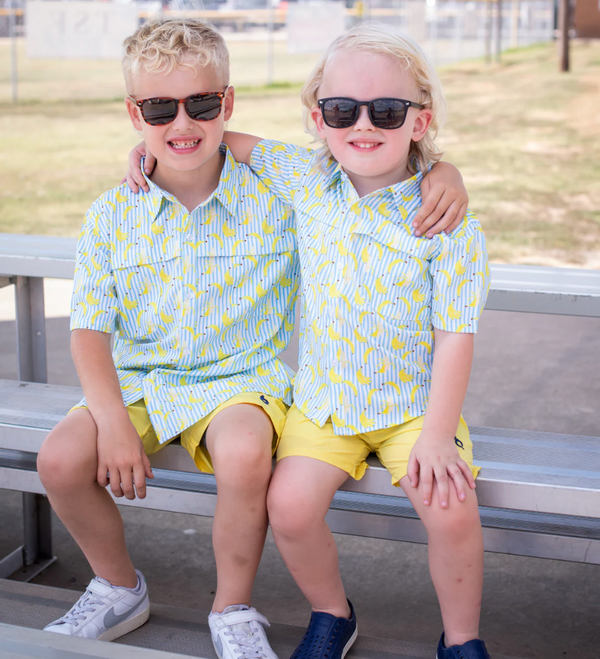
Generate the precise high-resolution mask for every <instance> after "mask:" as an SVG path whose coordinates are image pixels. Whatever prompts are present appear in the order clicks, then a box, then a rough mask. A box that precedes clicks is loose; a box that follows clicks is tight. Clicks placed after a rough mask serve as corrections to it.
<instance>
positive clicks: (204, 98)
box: [129, 87, 229, 126]
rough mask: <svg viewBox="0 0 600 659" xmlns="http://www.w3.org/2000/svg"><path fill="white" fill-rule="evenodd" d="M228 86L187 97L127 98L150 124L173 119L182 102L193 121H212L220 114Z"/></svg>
mask: <svg viewBox="0 0 600 659" xmlns="http://www.w3.org/2000/svg"><path fill="white" fill-rule="evenodd" d="M228 89H229V87H225V89H224V90H223V91H222V92H205V93H203V94H192V96H188V97H187V98H179V99H178V98H145V99H143V100H142V101H138V100H136V99H135V98H133V96H130V97H129V98H130V99H131V100H132V101H133V102H134V103H135V104H136V105H137V107H138V108H139V109H140V110H141V112H142V117H144V121H145V122H146V123H147V124H150V125H151V126H164V125H165V124H170V123H171V122H172V121H175V117H176V116H177V112H178V109H179V104H180V103H183V104H184V107H185V111H186V112H187V113H188V115H189V117H190V118H191V119H194V121H212V120H213V119H216V118H217V117H218V116H219V115H220V114H221V108H222V107H223V99H224V98H225V94H226V92H227V90H228Z"/></svg>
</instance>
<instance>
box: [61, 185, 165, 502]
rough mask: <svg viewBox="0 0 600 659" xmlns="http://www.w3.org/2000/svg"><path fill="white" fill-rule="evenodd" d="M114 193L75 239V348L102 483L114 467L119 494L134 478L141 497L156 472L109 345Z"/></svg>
mask: <svg viewBox="0 0 600 659" xmlns="http://www.w3.org/2000/svg"><path fill="white" fill-rule="evenodd" d="M111 195H114V192H109V193H106V194H104V195H102V197H100V198H99V199H98V200H97V201H96V202H95V203H94V204H93V205H92V207H91V208H90V210H89V211H88V213H87V215H86V218H85V222H84V225H83V229H82V231H81V234H80V236H79V241H78V243H77V257H76V264H75V277H74V285H73V299H72V303H71V330H72V334H71V351H72V354H73V360H74V362H75V367H76V368H77V373H78V375H79V379H80V381H81V385H82V387H83V391H84V394H85V396H86V404H87V406H88V409H89V412H90V414H91V415H92V418H93V419H94V422H95V423H96V426H97V429H98V483H100V485H103V486H106V485H107V484H108V478H107V472H110V484H111V488H112V491H113V493H114V494H115V496H123V494H125V496H126V497H127V498H128V499H133V498H134V497H135V492H134V489H133V482H134V481H135V486H136V490H137V493H138V496H140V497H142V498H143V496H145V478H144V473H145V474H146V475H147V476H148V477H152V476H151V473H152V472H151V470H150V463H149V461H148V459H147V457H146V456H145V454H144V452H143V447H142V444H141V441H140V439H139V436H138V435H137V432H136V431H135V429H134V428H133V425H132V424H131V421H130V420H129V415H128V414H127V411H126V409H125V406H124V404H123V397H122V394H121V388H120V385H119V378H118V376H117V371H116V369H115V366H114V362H113V359H112V354H111V349H110V334H111V333H113V332H114V331H116V329H117V310H118V299H117V296H116V291H115V287H114V279H113V275H112V261H111V251H112V250H111V231H110V224H111V221H112V220H114V217H113V216H112V213H113V211H112V210H111V208H112V205H113V204H114V202H112V201H111ZM140 449H141V453H140ZM132 475H133V478H132Z"/></svg>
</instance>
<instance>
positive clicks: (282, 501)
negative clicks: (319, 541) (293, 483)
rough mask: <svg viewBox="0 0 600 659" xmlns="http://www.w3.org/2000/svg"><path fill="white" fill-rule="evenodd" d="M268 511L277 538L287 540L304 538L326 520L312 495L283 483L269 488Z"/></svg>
mask: <svg viewBox="0 0 600 659" xmlns="http://www.w3.org/2000/svg"><path fill="white" fill-rule="evenodd" d="M267 511H268V514H269V523H270V524H271V529H272V530H273V533H274V534H275V536H276V537H279V538H284V539H287V540H294V539H296V538H300V537H303V536H304V535H305V534H306V533H308V532H309V531H310V529H311V528H312V527H313V526H314V525H316V524H320V523H322V522H323V519H324V518H323V516H322V515H320V514H319V512H318V506H315V505H314V502H313V501H312V498H311V497H310V495H308V494H305V493H303V492H301V491H298V490H293V489H291V488H288V487H285V485H284V484H282V483H281V482H279V483H277V482H276V483H274V486H273V485H272V486H271V487H270V488H269V492H268V493H267Z"/></svg>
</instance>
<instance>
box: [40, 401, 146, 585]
mask: <svg viewBox="0 0 600 659" xmlns="http://www.w3.org/2000/svg"><path fill="white" fill-rule="evenodd" d="M97 438H98V431H97V429H96V424H95V423H94V420H93V418H92V415H91V414H90V413H89V411H88V410H86V409H81V410H75V411H74V412H71V414H69V415H68V416H67V417H66V418H65V419H64V420H63V421H61V422H60V423H59V424H58V425H57V426H56V427H55V428H54V430H52V432H51V433H50V434H49V435H48V437H47V438H46V439H45V441H44V444H43V445H42V448H41V450H40V453H39V455H38V461H37V466H38V473H39V475H40V479H41V481H42V483H43V485H44V487H45V488H46V492H47V493H48V498H49V499H50V503H51V504H52V507H53V508H54V511H55V512H56V514H57V515H58V516H59V517H60V519H61V521H62V522H63V524H64V525H65V526H66V527H67V529H68V531H69V533H70V534H71V535H72V536H73V538H74V539H75V542H77V544H78V545H79V547H80V548H81V550H82V551H83V553H84V554H85V557H86V558H87V560H88V561H89V563H90V565H91V567H92V570H93V571H94V574H96V575H97V576H99V577H102V578H103V579H106V580H107V581H109V582H110V583H111V584H113V585H114V586H125V587H127V588H134V587H135V586H136V584H137V575H136V573H135V570H134V568H133V565H132V563H131V559H130V558H129V554H128V552H127V547H126V546H125V533H124V529H123V520H122V519H121V515H120V513H119V510H118V509H117V506H116V504H115V502H114V501H113V500H112V498H111V496H110V494H109V493H108V492H107V491H106V490H105V489H104V488H103V487H101V486H100V485H98V483H97V481H96V474H97V469H98V458H97V448H96V443H97Z"/></svg>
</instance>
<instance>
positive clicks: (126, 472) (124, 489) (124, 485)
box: [110, 465, 137, 501]
mask: <svg viewBox="0 0 600 659" xmlns="http://www.w3.org/2000/svg"><path fill="white" fill-rule="evenodd" d="M136 466H137V465H134V467H133V468H134V469H135V467H136ZM119 473H120V474H121V479H120V480H121V484H120V487H119V489H120V490H121V496H122V495H123V494H124V495H125V498H126V499H129V500H130V501H131V500H133V499H135V490H134V489H133V473H132V467H131V466H127V467H125V466H124V467H122V468H121V469H120V471H119ZM110 487H111V488H112V491H113V492H114V493H115V496H119V495H118V494H117V493H116V492H115V490H114V488H113V483H112V478H111V480H110Z"/></svg>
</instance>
